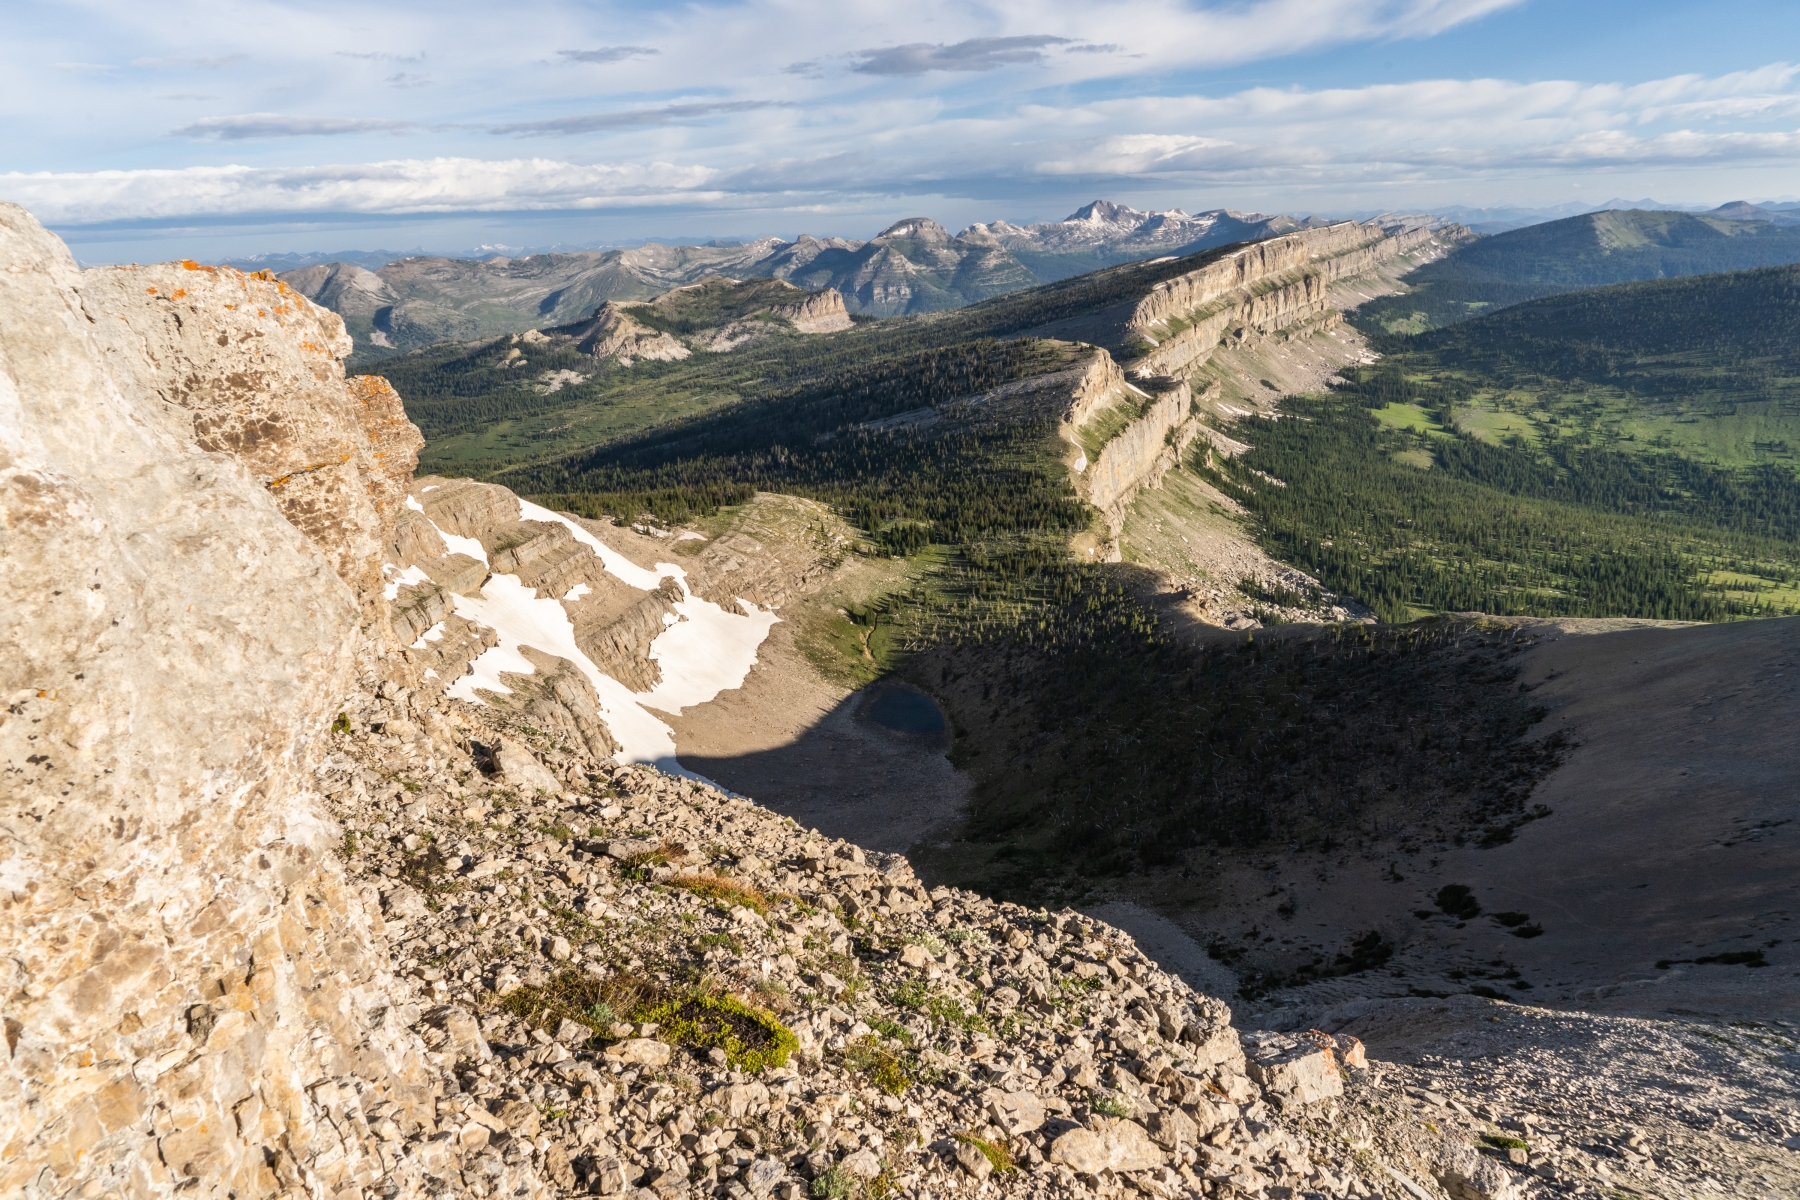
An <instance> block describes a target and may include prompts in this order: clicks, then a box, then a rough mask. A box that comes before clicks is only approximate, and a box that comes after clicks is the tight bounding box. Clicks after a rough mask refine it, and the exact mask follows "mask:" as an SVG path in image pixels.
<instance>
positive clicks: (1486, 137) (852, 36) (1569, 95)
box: [0, 0, 1800, 262]
mask: <svg viewBox="0 0 1800 1200" xmlns="http://www.w3.org/2000/svg"><path fill="white" fill-rule="evenodd" d="M7 9H8V11H7V15H6V23H7V35H6V37H5V39H4V40H3V41H0V56H3V61H4V63H5V68H6V77H7V78H9V79H10V80H11V81H12V83H11V84H10V86H9V87H7V88H6V89H4V91H3V92H0V131H3V136H0V199H4V200H10V201H13V202H15V203H19V204H22V205H24V206H25V207H27V208H29V209H30V210H32V211H33V212H34V213H35V214H36V215H37V216H38V217H39V219H41V220H42V221H44V223H45V224H47V225H49V226H50V227H51V228H53V229H55V230H56V231H57V232H58V233H60V234H62V235H63V236H64V238H65V239H66V240H68V241H69V243H70V244H71V246H72V247H73V248H74V249H75V252H76V254H77V256H78V257H80V258H81V259H82V260H83V261H87V262H108V261H132V260H136V261H152V260H156V259H161V258H170V257H196V258H202V259H206V258H215V259H216V258H222V257H225V256H227V255H232V256H243V255H247V254H254V253H259V252H271V253H274V252H306V251H318V250H350V249H362V250H373V249H377V248H382V249H393V250H412V249H425V250H432V251H439V252H443V251H448V252H467V251H470V250H473V249H476V248H479V247H483V246H487V247H512V248H518V247H532V248H544V247H548V246H567V247H574V246H601V245H610V244H630V243H634V242H637V241H641V240H643V239H647V238H648V239H662V240H671V239H690V240H692V239H704V238H709V237H724V238H748V237H756V236H764V235H770V234H773V235H777V236H782V237H793V236H796V235H797V234H799V233H803V232H804V233H813V234H817V235H820V236H828V235H838V236H850V237H869V236H872V235H873V234H874V233H876V232H878V231H879V230H880V229H882V228H883V227H885V226H886V225H888V224H890V223H892V222H893V221H895V220H898V219H900V218H902V217H907V216H929V217H933V218H935V219H936V220H939V221H941V222H943V223H944V224H945V225H947V226H949V227H950V228H951V229H952V230H955V229H958V228H961V227H963V226H965V225H967V224H969V223H971V222H974V221H991V220H997V219H1006V220H1011V221H1016V222H1026V221H1034V220H1056V219H1059V218H1061V217H1063V216H1066V215H1067V214H1068V213H1069V212H1071V211H1072V210H1073V209H1074V208H1076V207H1078V206H1079V205H1081V204H1084V203H1086V202H1087V201H1089V200H1094V199H1099V198H1105V199H1109V200H1113V201H1115V202H1119V203H1128V204H1132V205H1134V206H1136V207H1138V208H1168V207H1180V208H1183V209H1185V210H1187V211H1189V212H1195V211H1200V210H1203V209H1209V208H1220V207H1230V208H1235V209H1240V210H1249V211H1259V212H1267V213H1272V212H1290V213H1295V214H1307V213H1321V214H1326V215H1346V214H1366V213H1372V212H1378V211H1382V210H1398V211H1413V212H1416V211H1430V210H1433V209H1447V208H1453V207H1456V208H1475V209H1508V208H1535V207H1549V206H1556V205H1566V204H1571V203H1576V204H1599V203H1601V202H1603V201H1606V200H1609V199H1612V198H1615V197H1625V198H1629V199H1655V200H1658V201H1660V202H1663V203H1668V204H1679V205H1682V206H1690V207H1711V206H1713V205H1717V204H1720V203H1724V202H1726V201H1730V200H1736V199H1751V200H1762V201H1776V200H1792V199H1795V198H1796V197H1800V65H1795V64H1791V63H1789V62H1787V61H1786V60H1785V59H1784V58H1782V57H1781V56H1782V54H1783V53H1784V52H1786V53H1788V54H1795V55H1800V50H1796V48H1797V47H1800V4H1795V3H1793V2H1792V0H1785V2H1783V3H1775V2H1771V0H1734V2H1733V3H1732V4H1730V5H1728V6H1721V5H1719V4H1717V3H1716V0H1715V2H1712V3H1699V2H1696V0H1230V2H1213V0H1136V2H1134V3H1131V4H1110V5H1109V4H1096V3H1092V2H1091V0H1086V2H1080V3H1076V2H1071V0H1032V2H1031V3H1020V2H1017V0H1006V2H1002V3H994V2H989V3H981V2H979V0H977V2H969V0H962V2H959V3H954V4H951V3H943V2H941V0H907V2H906V3H896V2H893V0H829V2H822V0H733V2H726V3H719V2H711V0H699V2H693V3H683V4H674V3H651V2H645V0H634V2H633V3H628V4H627V3H620V4H612V3H600V2H576V0H510V2H509V3H507V4H505V5H495V4H493V3H491V2H489V3H480V4H475V3H467V2H465V0H431V3H379V2H370V0H358V2H356V3H347V2H345V0H307V3H305V4H298V3H275V2H271V0H228V2H227V0H164V2H163V3H159V4H155V5H145V4H142V3H125V2H124V0H79V2H65V3H57V2H54V0H38V2H34V3H32V4H29V5H26V4H23V3H19V2H18V0H14V3H12V4H9V5H7Z"/></svg>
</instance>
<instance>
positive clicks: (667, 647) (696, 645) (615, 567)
mask: <svg viewBox="0 0 1800 1200" xmlns="http://www.w3.org/2000/svg"><path fill="white" fill-rule="evenodd" d="M406 503H407V507H408V508H415V509H419V510H420V511H423V506H422V505H420V504H419V503H418V501H416V500H414V499H413V498H412V497H410V496H409V497H407V502H406ZM519 519H520V520H522V521H543V522H549V521H555V522H557V523H559V524H561V525H563V526H565V527H566V528H567V529H568V530H569V532H570V533H571V534H572V535H574V537H575V540H576V541H578V542H580V543H581V544H582V545H584V546H587V547H588V548H589V549H591V550H592V551H593V552H594V553H595V554H596V555H598V556H599V558H600V565H601V567H602V568H603V569H604V570H605V571H606V573H607V574H609V575H611V576H613V577H614V578H616V579H618V580H620V581H622V582H624V583H626V584H628V585H630V586H631V587H634V588H637V589H638V590H640V591H651V590H654V589H655V588H656V587H658V586H660V585H661V583H662V581H663V580H664V579H665V578H669V577H673V578H674V579H675V581H676V583H677V584H678V585H679V586H680V588H681V595H682V598H681V599H680V600H678V601H676V603H675V605H674V608H675V612H674V613H673V614H669V615H667V616H665V617H664V618H663V621H664V624H665V626H666V628H664V630H663V632H662V633H660V634H658V635H657V637H656V640H655V641H653V642H652V643H651V644H650V657H651V659H652V660H653V661H655V662H656V664H657V666H658V668H659V669H660V670H661V674H662V678H661V681H660V682H658V683H657V685H656V687H654V688H652V689H651V690H650V691H648V692H633V691H631V690H630V689H629V688H627V687H626V686H625V685H624V684H622V683H620V682H619V681H618V680H616V679H614V678H613V677H612V676H610V675H608V674H606V673H605V672H603V671H601V670H600V669H599V668H598V667H597V666H595V665H594V662H593V660H592V659H590V658H589V657H588V656H587V655H586V654H584V653H583V652H582V650H581V647H580V646H578V645H576V643H575V626H574V624H573V623H572V622H571V621H570V620H569V614H568V610H566V609H564V608H563V606H562V602H561V601H560V600H558V599H556V598H555V597H553V596H552V597H540V596H538V594H537V592H536V591H535V590H533V589H531V588H527V587H526V586H525V585H524V584H523V583H521V582H520V580H519V577H518V576H517V575H490V576H489V577H488V580H487V582H486V583H485V584H483V585H482V588H481V595H480V596H457V597H455V598H454V604H455V608H456V614H457V615H458V616H460V617H463V618H466V619H467V620H470V621H475V622H478V623H480V624H482V625H486V626H488V627H489V628H491V629H493V630H494V632H495V633H497V634H498V635H499V644H498V645H496V646H494V647H493V648H492V649H490V650H488V651H486V652H485V653H483V654H482V655H481V656H480V657H479V658H477V659H476V660H475V661H474V662H473V663H471V664H469V673H468V674H467V675H465V676H463V677H462V678H461V679H459V680H457V681H456V682H455V683H454V684H453V685H451V687H450V688H449V690H448V691H447V692H446V695H450V696H454V697H456V698H458V699H462V700H471V701H474V702H475V703H477V704H480V703H482V699H481V696H480V695H479V692H480V691H482V690H485V691H490V692H499V693H508V692H511V691H512V689H511V688H509V687H507V686H506V685H505V684H504V683H503V682H501V678H500V677H501V675H502V674H504V673H507V672H511V673H513V674H516V675H530V674H532V673H533V672H534V671H535V670H536V668H535V667H533V666H532V665H531V660H530V659H528V658H526V657H525V655H524V654H523V653H521V651H522V649H523V648H524V647H526V646H529V647H531V648H533V649H535V650H538V651H540V652H542V653H544V654H551V655H555V656H556V657H558V658H565V659H568V660H569V661H570V662H572V663H574V664H575V666H576V667H577V668H578V669H579V670H580V671H581V673H582V674H584V675H586V676H587V679H588V682H589V683H591V684H593V686H594V692H595V694H596V695H597V696H598V697H599V699H600V712H601V715H602V716H603V717H604V718H605V720H606V726H607V728H608V729H609V730H610V731H611V732H612V736H613V738H614V740H616V741H617V742H618V743H619V744H620V746H621V747H622V749H620V751H619V752H618V754H617V755H615V756H614V757H615V759H616V760H617V761H619V762H622V763H650V764H651V765H653V766H655V767H656V768H657V769H659V770H661V771H665V772H669V773H671V774H678V775H685V776H687V777H689V778H691V779H699V778H702V777H701V776H698V775H695V774H694V773H693V772H692V771H689V770H687V769H686V768H684V767H682V766H681V764H680V763H679V762H677V761H676V759H675V734H674V731H672V730H671V729H670V728H669V727H668V726H667V725H666V724H664V723H663V722H662V721H661V720H660V719H659V718H658V717H657V716H655V715H654V714H653V713H652V712H650V711H649V710H650V709H657V710H660V711H662V712H666V713H679V712H680V711H681V710H682V709H684V708H688V707H691V706H693V705H696V704H704V703H706V702H707V701H708V700H711V699H712V698H713V697H714V696H717V695H718V694H719V693H720V692H723V691H727V690H729V689H731V688H735V687H741V686H742V685H743V682H744V677H745V676H746V675H748V674H749V673H750V668H751V667H753V666H755V665H756V651H757V647H759V646H761V645H762V642H763V639H764V638H766V637H768V636H769V630H770V629H771V628H773V627H774V625H775V622H776V621H777V620H778V618H777V617H776V616H775V614H774V613H773V612H772V611H771V612H765V611H763V610H762V609H759V608H757V607H756V606H755V605H754V604H751V603H749V602H748V601H746V600H741V599H740V600H739V601H738V606H739V608H740V609H742V611H741V612H738V613H732V612H728V611H726V610H725V609H723V608H720V607H719V606H718V605H717V604H714V603H713V602H712V601H710V600H704V599H701V598H700V597H699V596H696V595H694V594H693V593H692V592H690V591H689V590H688V586H687V572H686V571H684V570H683V569H682V568H681V567H679V566H676V565H675V564H674V563H657V564H656V569H655V570H646V569H645V568H643V567H640V566H638V565H637V564H636V563H634V562H632V561H631V560H630V559H628V558H626V557H625V556H624V555H623V554H620V553H619V552H618V551H617V550H614V549H613V548H612V547H611V546H608V545H607V544H606V543H604V542H602V541H601V540H600V539H599V538H597V537H595V536H594V535H593V534H592V533H590V532H588V530H586V529H584V528H583V527H582V526H581V525H579V524H577V523H576V522H574V521H572V520H569V519H568V518H567V517H564V516H561V515H559V514H557V513H553V512H551V511H550V510H549V509H547V508H544V507H542V506H540V505H536V504H532V503H531V502H530V501H526V500H521V501H520V502H519ZM432 528H434V529H436V528H437V526H436V523H435V522H434V523H433V525H432ZM438 535H439V536H440V537H442V538H443V539H444V545H445V546H447V547H449V548H450V549H451V550H452V551H455V552H459V553H462V554H468V555H469V556H470V557H472V558H474V557H478V558H480V559H481V561H482V562H486V561H487V553H486V551H485V549H483V548H482V546H481V543H480V542H478V541H476V540H475V539H474V538H464V537H455V536H454V535H452V534H447V533H445V532H444V531H443V530H442V529H438ZM470 546H473V549H470V548H469V547H470ZM420 577H421V578H423V575H422V573H421V576H420ZM587 590H588V589H587V588H586V587H585V586H584V585H579V584H578V585H576V587H574V588H571V589H570V591H569V594H568V595H567V596H566V597H564V598H565V599H569V600H574V599H577V598H579V596H580V595H581V594H585V593H586V592H587ZM707 782H711V781H710V780H708V781H707Z"/></svg>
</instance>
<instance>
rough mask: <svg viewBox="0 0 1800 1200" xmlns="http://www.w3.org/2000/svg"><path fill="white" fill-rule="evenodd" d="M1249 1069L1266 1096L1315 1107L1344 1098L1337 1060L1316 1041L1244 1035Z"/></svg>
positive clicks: (1331, 1052) (1267, 1035)
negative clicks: (1319, 1102)
mask: <svg viewBox="0 0 1800 1200" xmlns="http://www.w3.org/2000/svg"><path fill="white" fill-rule="evenodd" d="M1243 1041H1244V1049H1245V1052H1246V1054H1245V1058H1246V1069H1247V1070H1248V1072H1249V1075H1250V1078H1251V1079H1253V1080H1255V1081H1256V1082H1257V1083H1259V1084H1261V1085H1262V1088H1263V1090H1264V1091H1265V1092H1268V1093H1269V1094H1271V1095H1273V1096H1276V1097H1280V1098H1281V1099H1284V1100H1294V1101H1297V1102H1299V1103H1301V1104H1314V1103H1317V1102H1318V1101H1320V1100H1326V1099H1329V1098H1330V1097H1332V1096H1341V1095H1343V1094H1344V1083H1343V1080H1342V1079H1340V1078H1339V1077H1338V1067H1337V1056H1336V1054H1335V1053H1334V1052H1333V1051H1332V1050H1331V1049H1328V1048H1327V1047H1325V1046H1321V1045H1319V1043H1318V1042H1317V1041H1314V1040H1312V1039H1310V1038H1305V1037H1295V1036H1292V1035H1289V1034H1279V1033H1247V1034H1245V1035H1244V1038H1243Z"/></svg>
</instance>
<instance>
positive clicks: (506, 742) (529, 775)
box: [494, 738, 562, 794]
mask: <svg viewBox="0 0 1800 1200" xmlns="http://www.w3.org/2000/svg"><path fill="white" fill-rule="evenodd" d="M494 767H495V769H496V770H498V771H499V773H500V776H501V778H502V779H504V780H505V781H506V785H507V786H508V787H512V788H517V789H518V790H519V791H521V792H525V793H527V794H530V793H532V792H555V791H559V790H561V788H562V781H561V780H559V779H558V778H557V777H556V775H555V774H554V773H553V772H552V771H551V770H550V768H549V767H546V766H545V765H544V764H543V763H541V762H539V761H538V760H537V755H535V754H533V753H532V752H531V751H529V750H527V749H526V748H525V747H523V746H521V745H519V743H517V742H515V741H513V740H512V739H511V738H501V739H500V744H499V745H498V746H497V747H495V748H494Z"/></svg>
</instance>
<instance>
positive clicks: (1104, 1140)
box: [1049, 1121, 1167, 1175]
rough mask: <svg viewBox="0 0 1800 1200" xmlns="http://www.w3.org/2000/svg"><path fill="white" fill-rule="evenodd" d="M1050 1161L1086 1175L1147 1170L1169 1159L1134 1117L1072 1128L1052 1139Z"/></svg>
mask: <svg viewBox="0 0 1800 1200" xmlns="http://www.w3.org/2000/svg"><path fill="white" fill-rule="evenodd" d="M1049 1158H1050V1161H1051V1162H1053V1163H1060V1164H1062V1165H1063V1166H1065V1167H1068V1168H1069V1169H1070V1170H1071V1171H1076V1172H1079V1173H1080V1174H1083V1175H1098V1174H1100V1172H1102V1171H1148V1170H1150V1169H1151V1168H1153V1167H1160V1166H1162V1165H1163V1163H1164V1162H1166V1161H1167V1159H1166V1156H1165V1155H1164V1154H1163V1152H1162V1149H1161V1148H1160V1147H1159V1146H1157V1144H1156V1143H1155V1141H1153V1140H1152V1139H1151V1137H1150V1134H1149V1133H1148V1132H1147V1131H1146V1130H1145V1129H1144V1127H1143V1126H1142V1125H1139V1124H1138V1123H1137V1122H1135V1121H1119V1122H1117V1123H1115V1124H1112V1125H1110V1126H1108V1127H1107V1128H1104V1129H1098V1130H1095V1129H1079V1128H1077V1129H1071V1130H1069V1131H1067V1132H1066V1133H1064V1134H1062V1135H1061V1136H1060V1137H1058V1138H1057V1139H1056V1140H1055V1141H1054V1142H1052V1143H1050V1155H1049Z"/></svg>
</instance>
